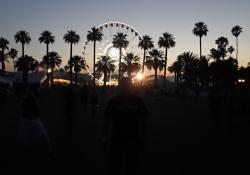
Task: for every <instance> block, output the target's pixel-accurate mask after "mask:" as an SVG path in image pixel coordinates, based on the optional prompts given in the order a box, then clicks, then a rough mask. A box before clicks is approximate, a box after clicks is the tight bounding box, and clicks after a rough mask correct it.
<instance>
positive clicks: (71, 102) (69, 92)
mask: <svg viewBox="0 0 250 175" xmlns="http://www.w3.org/2000/svg"><path fill="white" fill-rule="evenodd" d="M75 100H76V99H75V95H74V89H73V86H69V87H67V89H66V91H65V104H66V107H65V108H66V120H67V124H68V131H69V135H70V136H72V133H73V128H74V124H75V103H76V102H75Z"/></svg>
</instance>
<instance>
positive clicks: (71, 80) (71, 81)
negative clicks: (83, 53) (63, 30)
mask: <svg viewBox="0 0 250 175" xmlns="http://www.w3.org/2000/svg"><path fill="white" fill-rule="evenodd" d="M72 45H73V43H70V75H69V78H70V84H71V85H72V84H73V71H72V50H73V48H72Z"/></svg>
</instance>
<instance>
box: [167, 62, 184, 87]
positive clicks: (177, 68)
mask: <svg viewBox="0 0 250 175" xmlns="http://www.w3.org/2000/svg"><path fill="white" fill-rule="evenodd" d="M168 71H169V72H170V73H174V80H175V83H177V84H179V83H180V78H181V71H182V62H181V61H180V60H178V59H177V60H176V61H175V62H174V63H173V64H172V65H171V66H169V67H168Z"/></svg>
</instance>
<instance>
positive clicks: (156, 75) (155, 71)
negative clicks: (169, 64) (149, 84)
mask: <svg viewBox="0 0 250 175" xmlns="http://www.w3.org/2000/svg"><path fill="white" fill-rule="evenodd" d="M156 87H157V69H155V88H156Z"/></svg>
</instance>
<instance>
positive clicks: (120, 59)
mask: <svg viewBox="0 0 250 175" xmlns="http://www.w3.org/2000/svg"><path fill="white" fill-rule="evenodd" d="M121 61H122V48H121V47H120V58H119V70H118V71H119V72H118V85H119V84H120V80H121Z"/></svg>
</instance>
